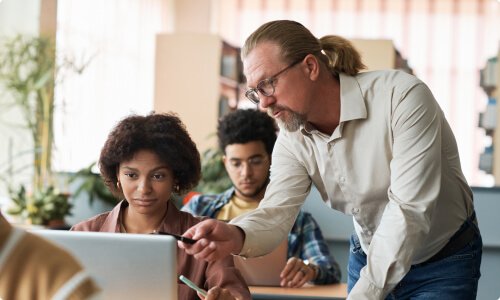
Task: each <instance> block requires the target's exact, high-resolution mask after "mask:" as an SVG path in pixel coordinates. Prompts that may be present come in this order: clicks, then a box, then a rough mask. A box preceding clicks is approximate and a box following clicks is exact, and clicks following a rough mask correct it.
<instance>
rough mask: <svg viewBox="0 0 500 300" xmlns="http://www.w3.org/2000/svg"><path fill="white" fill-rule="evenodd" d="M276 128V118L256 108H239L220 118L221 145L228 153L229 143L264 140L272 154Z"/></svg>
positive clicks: (268, 151)
mask: <svg viewBox="0 0 500 300" xmlns="http://www.w3.org/2000/svg"><path fill="white" fill-rule="evenodd" d="M276 130H277V128H276V124H275V122H274V119H273V118H271V117H270V116H268V115H267V114H266V113H264V112H261V111H259V110H255V109H239V110H236V111H234V112H231V113H229V114H227V115H226V116H224V117H223V118H222V119H220V120H219V125H218V127H217V136H218V138H219V147H220V149H221V150H222V152H224V153H226V146H227V145H231V144H245V143H248V142H252V141H262V142H263V143H264V145H265V147H266V151H267V153H268V154H269V155H271V153H272V152H273V148H274V143H275V142H276Z"/></svg>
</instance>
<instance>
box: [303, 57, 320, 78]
mask: <svg viewBox="0 0 500 300" xmlns="http://www.w3.org/2000/svg"><path fill="white" fill-rule="evenodd" d="M304 62H305V70H306V71H307V72H308V77H309V79H311V80H313V81H315V80H316V79H318V77H319V69H320V63H319V61H318V58H317V57H316V56H314V55H312V54H308V55H306V57H305V58H304Z"/></svg>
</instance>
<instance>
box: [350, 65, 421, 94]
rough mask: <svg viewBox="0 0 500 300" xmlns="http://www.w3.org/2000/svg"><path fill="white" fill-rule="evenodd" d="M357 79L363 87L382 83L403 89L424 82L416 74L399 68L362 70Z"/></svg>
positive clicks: (385, 85) (388, 86) (389, 86)
mask: <svg viewBox="0 0 500 300" xmlns="http://www.w3.org/2000/svg"><path fill="white" fill-rule="evenodd" d="M356 80H357V81H358V82H359V83H360V85H361V86H362V87H363V86H370V87H373V86H377V85H381V86H384V87H386V88H394V89H399V90H401V91H404V90H407V89H409V88H411V87H413V86H415V85H418V84H422V83H423V82H422V81H421V80H420V79H418V78H417V77H416V76H415V75H412V74H409V73H407V72H405V71H402V70H397V69H389V70H375V71H368V72H361V73H359V74H357V75H356Z"/></svg>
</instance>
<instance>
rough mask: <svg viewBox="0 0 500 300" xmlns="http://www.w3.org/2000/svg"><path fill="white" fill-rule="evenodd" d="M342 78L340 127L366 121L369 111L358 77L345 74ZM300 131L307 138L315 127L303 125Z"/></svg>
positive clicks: (341, 74) (340, 75)
mask: <svg viewBox="0 0 500 300" xmlns="http://www.w3.org/2000/svg"><path fill="white" fill-rule="evenodd" d="M339 77H340V125H341V124H342V123H343V122H347V121H351V120H356V119H366V117H367V115H368V114H367V110H366V104H365V101H364V98H363V93H362V91H361V87H360V86H359V83H358V81H357V79H356V76H349V75H346V74H344V73H340V74H339ZM300 131H301V132H302V134H304V135H306V136H310V135H311V134H312V133H313V131H315V128H314V126H312V125H311V124H309V123H306V124H302V125H301V126H300Z"/></svg>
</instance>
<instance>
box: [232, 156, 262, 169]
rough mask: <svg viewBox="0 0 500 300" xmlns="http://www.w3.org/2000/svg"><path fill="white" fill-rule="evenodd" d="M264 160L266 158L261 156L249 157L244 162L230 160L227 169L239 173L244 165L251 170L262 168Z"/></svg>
mask: <svg viewBox="0 0 500 300" xmlns="http://www.w3.org/2000/svg"><path fill="white" fill-rule="evenodd" d="M266 159H267V158H266V157H263V156H255V157H251V158H249V159H247V160H246V161H245V160H242V159H230V160H229V165H228V168H229V169H231V171H241V169H242V168H243V165H244V164H245V163H246V164H247V165H248V167H251V168H261V167H263V166H264V163H265V162H266Z"/></svg>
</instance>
